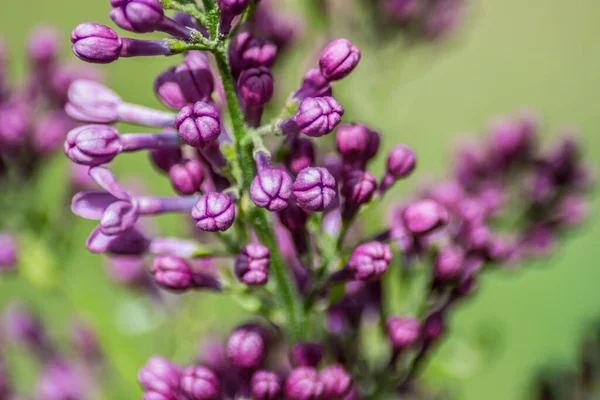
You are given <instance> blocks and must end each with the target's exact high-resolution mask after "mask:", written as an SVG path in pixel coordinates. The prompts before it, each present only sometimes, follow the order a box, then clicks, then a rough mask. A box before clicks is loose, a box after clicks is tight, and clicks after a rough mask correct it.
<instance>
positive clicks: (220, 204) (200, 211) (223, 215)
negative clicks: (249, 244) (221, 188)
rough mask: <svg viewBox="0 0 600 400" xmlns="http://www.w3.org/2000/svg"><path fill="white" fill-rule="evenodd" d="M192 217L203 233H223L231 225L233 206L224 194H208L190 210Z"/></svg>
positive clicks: (233, 212) (233, 214) (233, 218)
mask: <svg viewBox="0 0 600 400" xmlns="http://www.w3.org/2000/svg"><path fill="white" fill-rule="evenodd" d="M192 217H193V218H194V219H195V220H196V226H197V227H198V228H200V229H201V230H203V231H206V232H216V231H222V232H223V231H226V230H227V229H229V228H230V227H231V225H233V221H234V220H235V205H234V204H233V202H232V201H231V198H230V197H229V196H227V195H226V194H223V193H218V192H209V193H207V194H205V195H202V196H201V197H200V199H199V200H198V202H197V203H196V205H195V206H194V208H193V209H192Z"/></svg>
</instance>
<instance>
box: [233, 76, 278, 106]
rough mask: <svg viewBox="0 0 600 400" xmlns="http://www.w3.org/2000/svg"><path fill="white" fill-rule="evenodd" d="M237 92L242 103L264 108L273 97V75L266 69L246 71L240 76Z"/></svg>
mask: <svg viewBox="0 0 600 400" xmlns="http://www.w3.org/2000/svg"><path fill="white" fill-rule="evenodd" d="M238 91H239V93H240V97H241V98H242V100H244V102H245V103H246V104H248V105H251V106H255V107H257V106H264V105H265V104H267V103H268V102H269V100H271V98H272V97H273V74H272V73H271V70H269V69H268V68H266V67H258V68H251V69H247V70H245V71H244V72H242V74H241V75H240V78H239V80H238Z"/></svg>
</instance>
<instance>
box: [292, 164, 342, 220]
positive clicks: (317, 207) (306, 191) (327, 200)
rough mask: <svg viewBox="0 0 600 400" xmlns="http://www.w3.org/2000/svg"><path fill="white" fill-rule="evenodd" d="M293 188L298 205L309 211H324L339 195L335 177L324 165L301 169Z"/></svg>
mask: <svg viewBox="0 0 600 400" xmlns="http://www.w3.org/2000/svg"><path fill="white" fill-rule="evenodd" d="M293 188H294V196H296V201H297V203H298V205H299V206H300V207H301V208H303V209H304V210H307V211H315V212H317V211H323V210H325V209H326V208H327V207H328V206H329V205H330V204H331V202H332V201H333V200H334V199H335V197H336V196H337V187H336V182H335V179H334V178H333V176H332V175H331V174H330V173H329V171H327V170H326V169H325V168H322V167H314V168H313V167H309V168H305V169H303V170H302V171H300V173H299V174H298V176H297V177H296V181H295V182H294V186H293Z"/></svg>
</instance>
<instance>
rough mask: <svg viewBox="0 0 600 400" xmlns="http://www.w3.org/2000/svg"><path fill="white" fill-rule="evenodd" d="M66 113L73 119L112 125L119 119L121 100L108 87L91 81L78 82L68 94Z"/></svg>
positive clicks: (71, 87) (72, 85)
mask: <svg viewBox="0 0 600 400" xmlns="http://www.w3.org/2000/svg"><path fill="white" fill-rule="evenodd" d="M68 97H69V102H68V103H67V105H66V106H65V111H66V112H67V114H69V116H70V117H71V118H73V119H76V120H79V121H87V122H97V123H103V124H110V123H113V122H117V121H118V119H119V106H120V105H121V104H122V101H121V98H120V97H119V96H118V95H117V94H116V93H115V92H113V91H112V90H110V89H109V88H107V87H106V86H104V85H102V84H100V83H97V82H94V81H89V80H84V79H81V80H77V81H75V82H73V83H72V84H71V86H70V87H69V92H68Z"/></svg>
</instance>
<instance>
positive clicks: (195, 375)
mask: <svg viewBox="0 0 600 400" xmlns="http://www.w3.org/2000/svg"><path fill="white" fill-rule="evenodd" d="M180 385H181V386H180V387H181V391H182V392H183V394H184V395H185V396H186V398H187V399H189V400H217V399H220V398H221V397H220V396H221V384H220V382H219V378H218V377H217V375H215V373H214V372H213V371H211V370H210V369H208V368H205V367H190V368H188V369H186V370H185V371H183V376H182V377H181V381H180Z"/></svg>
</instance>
